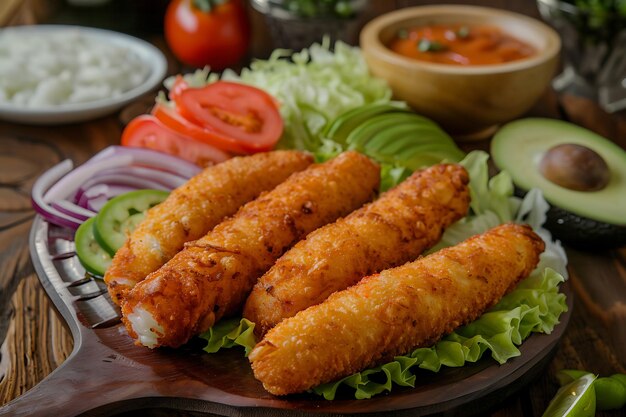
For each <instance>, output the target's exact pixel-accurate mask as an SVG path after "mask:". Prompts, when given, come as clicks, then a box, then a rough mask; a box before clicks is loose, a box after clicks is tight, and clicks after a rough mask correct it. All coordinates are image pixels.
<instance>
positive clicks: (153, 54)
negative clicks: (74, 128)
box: [0, 25, 167, 120]
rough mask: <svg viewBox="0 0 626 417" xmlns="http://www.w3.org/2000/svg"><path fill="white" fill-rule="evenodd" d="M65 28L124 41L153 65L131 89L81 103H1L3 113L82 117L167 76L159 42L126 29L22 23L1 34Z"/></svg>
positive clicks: (114, 104) (124, 99) (143, 90)
mask: <svg viewBox="0 0 626 417" xmlns="http://www.w3.org/2000/svg"><path fill="white" fill-rule="evenodd" d="M62 31H75V32H77V33H80V34H81V35H84V36H86V37H96V38H98V39H104V40H106V41H108V42H112V43H116V42H118V43H120V44H121V45H123V46H125V47H127V48H128V49H130V50H132V51H133V52H135V53H137V54H138V55H139V58H140V59H141V60H142V61H143V62H144V63H145V64H146V65H148V66H149V69H150V73H149V75H148V77H147V78H146V79H145V80H144V81H143V82H142V83H141V84H139V85H138V86H136V87H134V88H131V89H130V90H128V91H125V92H124V93H122V94H120V95H119V96H117V97H109V98H104V99H99V100H93V101H85V102H81V103H69V104H59V105H56V106H50V107H46V108H43V107H22V106H16V105H12V104H9V103H0V114H2V115H3V116H4V117H6V116H9V115H11V116H19V117H20V119H21V120H23V119H24V117H27V116H32V117H33V118H35V119H36V118H39V117H42V116H43V117H48V116H50V117H53V116H65V117H67V116H68V115H70V114H73V113H75V114H76V116H79V117H80V116H82V115H83V114H86V113H91V112H97V111H98V110H104V109H107V108H110V109H113V108H116V107H117V106H122V105H123V104H125V103H128V102H130V101H132V100H133V99H135V98H137V97H140V96H141V95H143V94H145V93H147V92H149V91H151V90H152V89H153V88H154V87H156V86H157V85H159V84H160V83H161V82H162V81H163V79H164V78H165V75H166V73H167V60H166V58H165V56H164V55H163V53H162V52H161V51H160V50H159V49H158V48H157V47H156V46H154V45H152V44H150V43H149V42H147V41H144V40H142V39H140V38H137V37H134V36H131V35H128V34H125V33H121V32H116V31H112V30H107V29H100V28H92V27H87V26H76V25H21V26H9V27H6V28H1V29H0V35H2V34H3V33H8V32H17V33H20V32H23V33H37V32H42V33H50V32H62Z"/></svg>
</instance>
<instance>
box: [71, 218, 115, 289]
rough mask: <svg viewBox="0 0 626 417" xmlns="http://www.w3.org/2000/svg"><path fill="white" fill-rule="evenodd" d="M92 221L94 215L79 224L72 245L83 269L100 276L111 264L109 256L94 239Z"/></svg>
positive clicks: (93, 220)
mask: <svg viewBox="0 0 626 417" xmlns="http://www.w3.org/2000/svg"><path fill="white" fill-rule="evenodd" d="M94 222H95V217H92V218H90V219H88V220H86V221H85V222H84V223H83V224H81V225H80V227H79V228H78V230H76V234H75V235H74V245H75V246H76V255H78V260H79V261H80V263H81V264H82V265H83V266H84V267H85V269H86V270H87V271H89V272H91V273H92V274H95V275H98V276H101V277H102V276H104V273H105V272H106V270H107V268H108V267H109V265H110V264H111V256H110V255H109V253H108V252H107V251H105V250H104V249H102V247H101V246H100V245H99V244H98V242H97V241H96V238H95V236H94V232H93V229H94V227H93V225H94Z"/></svg>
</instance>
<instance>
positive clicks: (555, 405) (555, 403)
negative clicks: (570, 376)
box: [543, 374, 596, 417]
mask: <svg viewBox="0 0 626 417" xmlns="http://www.w3.org/2000/svg"><path fill="white" fill-rule="evenodd" d="M595 379H596V377H595V375H592V374H587V375H583V376H581V377H580V378H578V379H576V380H574V381H572V382H571V383H569V384H568V385H565V386H564V387H561V389H559V390H558V392H557V393H556V395H555V396H554V398H553V399H552V401H550V404H549V405H548V409H547V410H546V411H545V413H543V417H593V416H594V415H595V413H596V392H595V390H594V389H593V381H594V380H595Z"/></svg>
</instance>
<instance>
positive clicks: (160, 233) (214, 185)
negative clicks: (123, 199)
mask: <svg viewBox="0 0 626 417" xmlns="http://www.w3.org/2000/svg"><path fill="white" fill-rule="evenodd" d="M312 162H313V159H312V157H311V156H310V155H308V154H306V153H303V152H298V151H276V152H268V153H259V154H255V155H252V156H245V157H237V158H232V159H230V160H228V161H225V162H223V163H221V164H218V165H214V166H211V167H209V168H206V169H205V170H203V171H202V172H201V173H199V174H198V175H196V176H195V177H193V178H191V179H190V180H189V181H188V182H187V183H186V184H185V185H183V186H181V187H179V188H177V189H176V190H174V191H172V193H171V194H170V195H169V196H168V198H167V199H166V200H165V201H164V202H163V203H161V204H159V205H157V206H155V207H153V208H151V209H150V210H148V213H147V215H146V218H145V219H144V221H143V222H141V224H140V225H139V226H138V227H137V229H135V231H134V232H133V233H132V234H131V235H130V237H129V238H128V239H127V240H126V243H125V244H124V246H122V248H120V249H119V250H118V251H117V253H116V254H115V256H114V257H113V262H112V263H111V266H110V267H109V268H108V270H107V271H106V274H105V276H104V281H105V282H106V283H107V285H108V289H109V293H110V294H111V298H112V299H113V301H115V302H116V303H118V304H119V303H120V300H121V298H123V297H124V294H125V293H126V292H128V291H129V290H130V289H132V288H133V287H134V286H135V284H137V283H138V282H140V281H142V280H143V279H144V278H145V277H146V276H147V275H148V274H149V273H151V272H153V271H156V270H157V269H159V268H160V267H161V266H162V265H163V264H164V263H165V262H167V261H169V260H170V259H171V258H172V256H174V255H175V254H176V253H178V252H179V251H180V250H181V249H182V248H183V245H184V244H185V242H189V241H192V240H196V239H198V238H200V237H202V236H204V235H205V234H206V233H207V232H208V231H209V230H211V229H212V228H213V227H215V225H217V224H218V223H220V222H221V221H222V220H223V219H224V218H225V217H227V216H231V215H233V214H235V212H236V211H237V210H238V209H239V208H240V207H241V206H243V205H244V204H245V203H247V202H248V201H251V200H253V199H255V198H256V197H258V196H259V194H261V192H263V191H266V190H271V189H272V188H274V187H276V186H277V185H278V184H280V183H281V182H283V181H284V180H286V179H287V177H289V176H290V175H291V174H293V173H294V172H296V171H302V170H303V169H305V168H306V167H307V166H309V165H310V164H311V163H312Z"/></svg>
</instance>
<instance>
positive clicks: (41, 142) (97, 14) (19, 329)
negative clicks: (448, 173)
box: [0, 0, 626, 417]
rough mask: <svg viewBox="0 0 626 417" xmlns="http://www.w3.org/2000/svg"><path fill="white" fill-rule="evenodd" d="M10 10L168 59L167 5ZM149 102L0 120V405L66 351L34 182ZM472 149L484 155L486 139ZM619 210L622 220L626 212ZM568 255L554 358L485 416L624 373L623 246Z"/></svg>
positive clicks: (580, 105)
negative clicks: (144, 46) (85, 115)
mask: <svg viewBox="0 0 626 417" xmlns="http://www.w3.org/2000/svg"><path fill="white" fill-rule="evenodd" d="M0 1H9V0H0ZM9 3H14V4H15V5H16V6H11V9H10V10H9V11H8V12H5V13H3V12H2V10H3V9H2V8H1V7H0V25H8V24H18V23H37V22H39V23H45V22H55V23H80V24H84V25H91V26H100V27H109V28H113V29H116V30H120V31H125V32H129V33H133V34H135V35H138V36H141V37H144V38H146V39H148V40H150V41H152V42H154V43H155V44H156V45H157V46H159V47H161V48H162V49H164V50H165V51H166V52H167V48H166V47H165V44H164V42H163V40H162V36H161V34H160V30H161V18H162V13H163V8H164V6H165V4H166V3H167V1H166V0H155V1H149V0H137V1H125V0H119V1H118V0H112V1H111V2H110V3H109V4H108V5H106V6H103V7H101V8H100V9H89V10H87V9H79V8H73V7H69V6H68V5H67V4H66V3H64V2H60V1H53V0H52V1H51V0H48V1H45V0H11V1H9ZM9 3H6V4H9ZM418 3H425V2H409V1H406V2H404V1H397V2H394V1H382V0H381V1H375V2H374V4H373V6H374V7H373V11H372V13H371V14H372V16H373V15H375V14H379V13H382V12H384V11H387V10H390V9H393V8H395V7H400V6H404V5H408V4H418ZM454 3H465V4H481V5H488V6H493V7H500V8H506V9H509V10H513V11H517V12H521V13H525V14H528V15H531V16H535V17H537V16H538V12H537V9H536V6H535V3H534V2H532V1H528V0H510V1H505V0H502V1H495V0H493V1H455V2H454ZM251 16H252V22H253V33H254V36H253V43H252V48H251V55H252V56H259V57H263V56H266V55H267V54H268V52H269V51H270V50H271V48H272V45H271V42H270V40H269V37H268V34H267V28H266V27H265V26H264V21H263V19H261V18H260V16H258V15H256V13H254V12H252V11H251ZM169 63H170V73H176V72H178V71H180V70H181V67H180V65H179V64H178V63H177V62H176V61H175V60H174V59H173V58H171V56H170V57H169ZM152 98H153V94H151V95H148V96H146V97H145V98H144V99H142V100H138V102H137V103H134V104H132V105H130V106H129V107H127V108H126V109H125V110H123V111H122V112H120V113H118V114H115V115H112V116H109V117H105V118H101V119H98V120H94V121H90V122H87V123H82V124H76V125H67V126H62V127H55V128H49V127H33V126H25V125H17V124H10V123H5V122H0V343H1V348H0V405H2V404H5V403H7V402H8V401H10V400H11V399H13V398H15V397H17V396H19V395H20V394H22V393H24V392H25V391H27V390H28V389H29V388H31V387H32V386H34V385H35V384H37V383H38V382H39V381H41V380H42V379H43V378H45V377H46V376H47V375H48V374H49V373H50V372H51V371H52V370H54V369H55V368H56V367H58V366H59V365H60V364H61V363H62V362H63V361H64V359H65V358H66V357H67V356H68V355H69V354H70V352H71V351H72V340H71V337H70V335H69V332H68V331H67V330H66V329H65V327H64V325H63V322H62V321H60V319H59V318H58V317H57V316H56V314H55V311H54V310H53V308H52V306H51V304H50V302H49V301H48V299H47V297H46V295H45V294H44V291H43V290H42V288H41V287H40V285H39V282H38V280H37V277H36V276H35V275H34V271H33V268H32V266H31V263H30V258H29V253H28V231H29V228H30V225H31V222H32V219H33V216H34V212H33V211H32V209H31V206H30V188H31V186H32V184H33V182H34V180H35V179H36V178H37V176H38V175H40V174H41V173H42V172H43V171H44V170H46V169H47V168H49V167H50V166H52V165H54V164H55V163H57V162H59V161H60V160H62V159H65V158H71V159H73V160H74V161H75V163H77V164H78V163H81V162H83V161H85V160H86V159H88V158H89V157H90V156H91V155H93V154H94V153H95V152H97V151H98V150H100V149H102V148H104V147H106V146H108V145H110V144H116V143H118V142H119V137H120V133H121V130H122V128H123V125H124V123H125V122H126V121H127V120H128V119H129V118H130V117H132V115H134V114H137V113H140V112H143V111H144V110H145V109H147V107H148V106H149V105H150V103H151V102H152ZM529 115H540V116H547V117H553V118H561V119H566V120H570V121H572V122H574V123H577V124H580V125H582V126H585V127H587V128H589V129H591V130H594V131H596V132H598V133H600V134H602V135H604V136H606V137H608V138H610V139H612V140H614V141H615V142H617V143H618V144H620V145H621V146H622V147H624V148H626V114H625V113H624V112H622V113H620V114H613V115H609V114H607V113H605V112H603V111H602V110H601V109H600V108H599V107H598V106H597V105H596V104H595V103H593V102H592V101H589V100H586V99H583V98H578V97H574V96H568V95H557V94H555V93H554V92H553V91H548V92H546V94H545V96H544V97H543V98H542V99H541V101H540V102H539V103H538V104H537V105H536V106H535V108H533V109H532V110H531V111H530V112H529ZM470 147H479V148H484V149H486V148H488V141H484V142H479V143H475V144H472V145H471V146H470ZM624 212H625V215H626V207H625V208H624ZM567 252H568V255H569V259H570V270H571V282H572V286H573V289H574V293H575V296H576V297H575V309H574V313H573V315H572V319H571V322H570V325H569V328H568V330H567V331H566V334H565V336H564V337H563V339H562V342H561V344H560V347H559V350H558V352H557V353H556V356H555V357H554V359H553V360H552V362H551V363H550V365H549V367H548V368H547V369H546V371H545V372H544V373H543V374H542V375H541V377H540V378H538V379H536V380H535V381H533V382H532V383H531V384H530V385H529V386H528V387H527V388H525V389H523V390H521V391H520V392H519V393H518V394H517V395H515V396H513V397H511V398H509V399H508V400H506V401H505V402H503V403H501V404H494V405H493V407H492V410H491V412H490V413H489V414H488V415H490V416H493V417H496V416H501V417H504V416H514V417H518V416H519V417H521V416H541V414H542V413H543V411H544V410H545V408H546V406H547V404H548V402H549V400H550V398H551V397H552V396H553V395H554V393H555V392H556V390H557V388H558V385H557V383H556V379H555V376H554V375H555V373H556V371H558V370H559V369H563V368H576V369H586V370H589V371H592V372H595V373H598V374H601V375H609V374H612V373H616V372H622V373H623V372H626V248H622V249H620V250H613V251H604V252H598V253H592V252H583V251H578V250H574V249H570V248H568V250H567ZM76 400H77V401H80V399H79V398H77V399H76ZM467 411H471V410H467ZM138 414H141V415H148V414H149V415H154V416H192V415H193V416H195V415H197V413H189V412H175V411H172V410H156V409H155V410H150V411H149V413H148V412H146V413H144V412H141V413H139V412H137V413H128V414H127V415H128V416H130V415H138ZM597 415H598V416H616V415H624V413H621V414H620V412H619V411H617V412H604V413H598V414H597Z"/></svg>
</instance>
